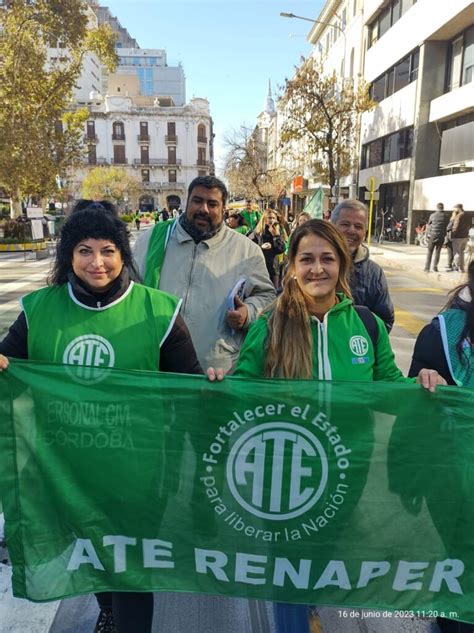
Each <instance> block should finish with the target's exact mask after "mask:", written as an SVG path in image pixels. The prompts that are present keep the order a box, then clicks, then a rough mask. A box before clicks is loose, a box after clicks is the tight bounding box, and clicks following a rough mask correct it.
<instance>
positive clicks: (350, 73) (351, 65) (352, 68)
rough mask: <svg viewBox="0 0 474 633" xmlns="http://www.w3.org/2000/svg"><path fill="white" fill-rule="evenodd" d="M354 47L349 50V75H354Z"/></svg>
mask: <svg viewBox="0 0 474 633" xmlns="http://www.w3.org/2000/svg"><path fill="white" fill-rule="evenodd" d="M354 54H355V52H354V49H352V50H351V61H350V66H349V77H354Z"/></svg>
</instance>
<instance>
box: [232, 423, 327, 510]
mask: <svg viewBox="0 0 474 633" xmlns="http://www.w3.org/2000/svg"><path fill="white" fill-rule="evenodd" d="M266 469H267V470H268V472H267V473H266V472H265V471H266ZM265 478H267V479H268V481H267V485H266V486H265V485H264V481H265ZM327 479H328V460H327V457H326V453H325V451H324V448H323V446H322V444H321V442H320V441H319V440H318V439H317V438H316V437H315V436H314V435H313V434H312V433H310V432H309V431H308V430H307V429H305V428H302V427H300V426H297V425H296V424H288V423H286V422H279V423H269V424H262V425H261V426H258V427H256V428H254V429H251V430H250V431H247V433H244V434H243V435H242V436H241V437H240V438H239V440H238V441H237V442H236V443H235V444H234V446H233V448H232V450H231V452H230V455H229V457H228V460H227V483H228V485H229V489H230V491H231V492H232V495H233V496H234V498H235V499H236V501H237V502H238V503H239V504H240V505H241V506H242V507H243V508H245V509H246V510H248V511H249V512H250V513H251V514H254V515H255V516H257V517H261V518H264V519H274V520H277V521H283V520H286V519H293V518H295V517H297V516H299V515H301V514H304V513H305V512H307V511H308V510H309V509H310V508H312V507H313V506H314V504H315V503H316V501H318V499H319V498H320V497H321V495H322V493H323V492H324V490H325V488H326V484H327Z"/></svg>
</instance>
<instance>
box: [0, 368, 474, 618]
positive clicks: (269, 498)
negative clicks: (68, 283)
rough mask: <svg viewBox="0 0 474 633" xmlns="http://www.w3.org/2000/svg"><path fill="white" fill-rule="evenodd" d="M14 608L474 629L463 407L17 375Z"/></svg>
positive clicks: (10, 428) (465, 398)
mask: <svg viewBox="0 0 474 633" xmlns="http://www.w3.org/2000/svg"><path fill="white" fill-rule="evenodd" d="M0 402H1V411H0V412H1V421H0V438H1V439H0V442H1V445H0V450H1V456H2V458H1V461H0V481H1V491H0V494H1V496H2V497H3V502H4V507H5V516H6V536H7V544H8V548H9V551H10V555H11V558H12V561H13V564H14V574H13V586H14V592H15V595H17V596H20V597H26V598H29V599H30V600H35V601H44V600H53V599H58V598H61V597H65V596H72V595H77V594H81V593H88V592H98V591H106V590H119V591H151V590H153V591H161V590H162V591H183V592H202V593H210V594H221V595H226V596H245V597H253V598H257V599H270V600H278V601H285V602H295V603H307V604H318V605H340V606H346V607H359V608H362V607H363V608H374V609H375V608H379V609H390V610H393V611H395V612H396V611H399V612H413V613H415V614H422V615H423V614H426V615H429V614H434V615H436V614H437V613H439V614H442V613H445V614H450V616H451V617H457V618H459V619H460V620H465V621H471V622H474V599H473V595H474V529H473V526H474V500H473V499H474V496H473V494H472V490H473V488H474V486H473V484H474V424H473V414H472V412H473V411H474V393H473V392H472V390H469V389H458V388H454V387H449V388H442V389H439V390H438V391H437V392H436V393H435V394H430V393H427V392H425V391H424V390H423V389H421V388H420V387H419V386H417V385H406V384H389V383H367V384H365V383H336V382H334V383H331V382H324V383H318V382H313V381H280V380H268V381H264V380H252V381H249V380H243V379H239V378H232V377H228V378H226V379H225V380H224V381H223V382H222V383H219V384H216V383H210V382H208V381H207V380H206V379H205V378H204V377H200V376H184V375H176V374H159V373H152V372H138V371H119V370H100V371H99V370H94V371H90V368H72V367H64V366H59V365H48V364H41V363H31V362H22V361H14V362H12V363H11V366H10V368H9V369H8V370H7V371H6V372H3V373H2V374H0Z"/></svg>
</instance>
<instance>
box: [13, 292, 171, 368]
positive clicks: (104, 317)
mask: <svg viewBox="0 0 474 633" xmlns="http://www.w3.org/2000/svg"><path fill="white" fill-rule="evenodd" d="M180 304H181V301H179V300H178V299H177V298H176V297H173V296H172V295H169V294H167V293H165V292H162V291H160V290H154V289H151V288H146V287H145V286H142V285H140V284H135V283H134V282H131V283H130V286H129V287H128V289H127V291H126V292H125V293H124V294H123V295H122V297H120V298H119V299H118V300H117V301H114V302H113V303H111V304H109V305H108V306H105V307H103V308H90V307H87V306H84V305H83V304H81V303H79V301H78V300H77V299H76V297H75V296H74V295H73V293H72V289H71V286H70V284H64V285H62V286H50V287H47V288H42V289H41V290H36V291H35V292H32V293H30V294H28V295H26V296H25V297H23V299H22V305H23V310H24V312H25V316H26V320H27V323H28V358H29V359H31V360H43V361H50V362H53V363H62V364H64V365H75V366H76V367H77V370H76V373H77V376H78V377H79V378H81V377H82V378H83V379H84V380H90V379H94V378H97V379H98V378H99V376H100V375H101V374H103V373H104V370H107V369H111V368H113V367H114V368H117V369H145V370H151V371H156V370H157V369H158V368H159V362H160V346H161V344H162V343H163V341H164V340H165V338H166V337H167V335H168V333H169V332H170V330H171V328H172V326H173V323H174V321H175V319H176V316H177V315H178V312H179V307H180Z"/></svg>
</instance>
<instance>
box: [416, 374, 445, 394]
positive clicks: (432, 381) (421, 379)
mask: <svg viewBox="0 0 474 633" xmlns="http://www.w3.org/2000/svg"><path fill="white" fill-rule="evenodd" d="M416 382H417V383H419V384H420V385H422V387H423V388H424V389H426V390H427V391H431V392H432V393H433V392H434V391H435V390H436V385H442V386H445V385H447V384H448V383H447V382H446V380H445V379H444V378H443V376H440V374H438V372H437V371H436V370H435V369H420V371H419V373H418V376H417V377H416Z"/></svg>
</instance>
